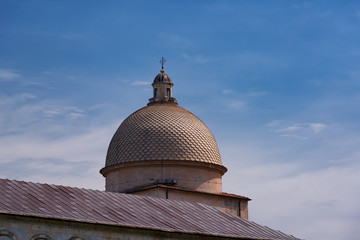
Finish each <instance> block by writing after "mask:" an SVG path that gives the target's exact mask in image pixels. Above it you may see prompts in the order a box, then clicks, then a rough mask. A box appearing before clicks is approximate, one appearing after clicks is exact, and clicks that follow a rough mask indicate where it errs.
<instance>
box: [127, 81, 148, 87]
mask: <svg viewBox="0 0 360 240" xmlns="http://www.w3.org/2000/svg"><path fill="white" fill-rule="evenodd" d="M131 85H133V86H150V85H151V82H147V81H134V82H131Z"/></svg>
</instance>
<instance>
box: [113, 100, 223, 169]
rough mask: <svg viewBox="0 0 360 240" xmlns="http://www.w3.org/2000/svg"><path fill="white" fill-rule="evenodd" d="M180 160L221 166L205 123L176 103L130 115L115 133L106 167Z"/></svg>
mask: <svg viewBox="0 0 360 240" xmlns="http://www.w3.org/2000/svg"><path fill="white" fill-rule="evenodd" d="M148 160H183V161H195V162H205V163H212V164H216V165H222V162H221V158H220V154H219V149H218V147H217V144H216V141H215V138H214V136H213V135H212V133H211V132H210V130H209V129H208V128H207V127H206V125H205V124H204V123H203V122H202V121H201V120H200V119H199V118H198V117H196V116H195V115H194V114H192V113H191V112H189V111H187V110H186V109H184V108H182V107H179V106H177V105H176V104H154V105H150V106H147V107H144V108H141V109H139V110H138V111H136V112H134V113H133V114H131V115H130V116H129V117H128V118H127V119H125V120H124V122H123V123H122V124H121V125H120V127H119V128H118V130H117V131H116V133H115V134H114V136H113V138H112V140H111V142H110V145H109V148H108V152H107V156H106V167H108V166H111V165H115V164H119V163H126V162H136V161H148Z"/></svg>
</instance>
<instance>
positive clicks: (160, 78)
mask: <svg viewBox="0 0 360 240" xmlns="http://www.w3.org/2000/svg"><path fill="white" fill-rule="evenodd" d="M153 83H172V81H171V78H170V76H169V75H167V74H166V73H165V70H164V69H161V72H160V73H159V74H158V75H156V77H155V78H154V82H153Z"/></svg>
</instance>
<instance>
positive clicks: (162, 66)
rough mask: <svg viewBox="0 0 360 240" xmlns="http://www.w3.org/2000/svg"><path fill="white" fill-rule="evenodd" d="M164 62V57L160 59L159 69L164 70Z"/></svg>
mask: <svg viewBox="0 0 360 240" xmlns="http://www.w3.org/2000/svg"><path fill="white" fill-rule="evenodd" d="M165 62H166V59H165V58H164V57H161V59H160V64H161V69H162V70H164V64H165Z"/></svg>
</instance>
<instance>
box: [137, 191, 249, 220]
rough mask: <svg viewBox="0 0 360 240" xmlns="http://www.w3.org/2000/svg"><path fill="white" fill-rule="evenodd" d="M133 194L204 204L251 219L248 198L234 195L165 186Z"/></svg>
mask: <svg viewBox="0 0 360 240" xmlns="http://www.w3.org/2000/svg"><path fill="white" fill-rule="evenodd" d="M132 194H136V195H142V196H149V197H156V198H163V199H170V200H180V201H189V202H198V203H203V204H206V205H208V206H212V207H215V208H217V209H219V210H221V211H224V212H227V213H230V214H232V215H235V216H238V217H241V218H244V219H249V213H248V201H249V200H250V199H249V198H247V197H243V196H237V195H234V194H226V193H221V194H211V193H208V192H199V191H190V190H185V189H181V188H176V187H169V186H165V185H155V186H151V187H147V188H143V189H139V190H137V191H134V192H132Z"/></svg>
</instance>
